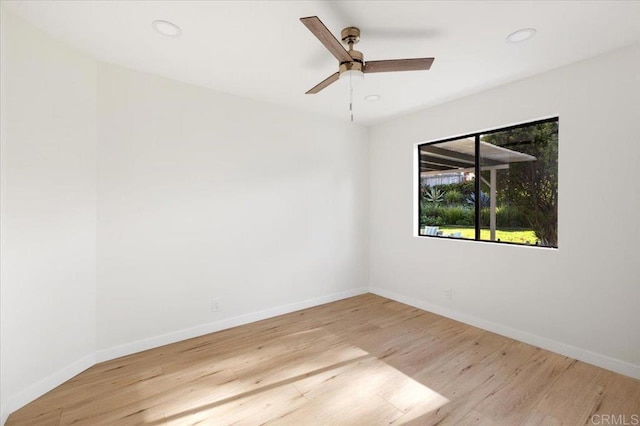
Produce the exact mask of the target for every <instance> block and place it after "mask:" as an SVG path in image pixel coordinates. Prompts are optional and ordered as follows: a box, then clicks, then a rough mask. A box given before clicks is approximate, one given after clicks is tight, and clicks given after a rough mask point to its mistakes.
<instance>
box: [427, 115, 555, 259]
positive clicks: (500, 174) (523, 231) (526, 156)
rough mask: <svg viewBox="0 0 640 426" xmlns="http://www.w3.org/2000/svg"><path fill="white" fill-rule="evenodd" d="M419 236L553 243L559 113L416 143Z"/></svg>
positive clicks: (540, 243)
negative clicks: (450, 137) (530, 120)
mask: <svg viewBox="0 0 640 426" xmlns="http://www.w3.org/2000/svg"><path fill="white" fill-rule="evenodd" d="M418 152H419V161H420V177H419V191H420V193H419V200H420V202H419V220H420V223H419V235H425V236H436V237H446V238H461V239H468V240H479V241H495V242H502V243H512V244H527V245H538V246H545V247H558V119H557V118H553V119H548V120H542V121H536V122H534V123H528V124H523V125H518V126H512V127H508V128H504V129H498V130H492V131H489V132H484V133H476V134H471V135H467V136H464V137H459V138H455V139H446V140H443V141H437V142H430V143H426V144H423V145H420V146H419V147H418Z"/></svg>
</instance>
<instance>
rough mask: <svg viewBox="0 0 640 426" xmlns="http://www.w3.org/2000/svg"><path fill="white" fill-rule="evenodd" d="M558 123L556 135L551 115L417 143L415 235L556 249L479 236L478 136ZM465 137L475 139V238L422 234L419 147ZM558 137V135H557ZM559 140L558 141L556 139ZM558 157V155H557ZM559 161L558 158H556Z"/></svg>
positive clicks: (555, 117)
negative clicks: (485, 238)
mask: <svg viewBox="0 0 640 426" xmlns="http://www.w3.org/2000/svg"><path fill="white" fill-rule="evenodd" d="M553 122H555V123H558V135H559V134H560V116H553V117H550V118H544V119H539V120H534V121H528V122H525V123H519V124H514V125H510V126H506V127H500V128H494V129H491V130H484V131H478V132H473V133H468V134H463V135H459V136H453V137H448V138H444V139H437V140H433V141H429V142H423V143H420V144H417V146H416V152H417V155H416V156H415V157H416V163H417V164H416V170H417V171H418V173H417V185H416V186H417V197H418V198H417V199H418V202H417V203H416V204H417V209H418V212H417V213H418V214H417V215H416V220H417V224H416V225H417V233H416V236H418V237H423V238H442V239H446V240H459V241H472V242H481V243H494V244H506V245H512V246H518V247H537V248H548V249H558V245H555V246H542V245H538V244H520V243H513V242H510V241H492V240H482V239H481V238H480V236H481V233H480V230H481V229H482V227H481V223H480V220H479V219H478V218H479V217H480V210H481V207H480V192H481V191H480V186H481V179H479V176H480V162H481V157H480V137H481V136H483V135H490V134H492V133H499V132H505V131H510V130H514V129H519V128H523V127H529V126H535V125H538V124H545V123H553ZM467 138H474V140H475V164H474V166H475V176H476V178H475V179H474V184H475V185H474V193H475V200H476V201H475V205H474V207H475V217H474V227H475V238H474V239H470V238H451V237H448V236H441V235H422V234H420V197H421V184H422V180H421V177H420V173H421V166H420V149H421V148H422V147H423V146H427V145H436V144H441V143H444V142H452V141H456V140H460V139H467ZM558 139H559V136H558ZM558 142H559V141H558ZM558 158H559V155H558ZM558 161H559V160H558Z"/></svg>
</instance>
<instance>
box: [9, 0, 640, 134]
mask: <svg viewBox="0 0 640 426" xmlns="http://www.w3.org/2000/svg"><path fill="white" fill-rule="evenodd" d="M2 4H3V6H4V7H6V8H7V9H9V10H10V11H11V12H13V13H15V14H18V15H20V16H22V17H23V18H25V19H26V20H28V21H30V22H32V23H33V24H35V25H36V26H38V27H41V28H43V29H44V30H46V31H47V32H49V33H52V34H54V35H56V36H59V37H61V38H63V39H65V40H67V41H68V42H69V43H71V44H72V45H74V46H76V47H78V48H80V49H83V50H85V51H87V52H90V53H91V54H92V55H93V56H95V57H96V58H98V59H99V60H102V61H106V62H112V63H116V64H120V65H124V66H127V67H131V68H134V69H137V70H141V71H147V72H151V73H155V74H160V75H163V76H166V77H170V78H174V79H176V80H181V81H185V82H190V83H195V84H199V85H202V86H207V87H211V88H213V89H216V90H219V91H222V92H226V93H232V94H236V95H239V96H243V97H247V98H253V99H257V100H262V101H267V102H271V103H276V104H281V105H287V106H290V107H294V108H298V109H302V110H307V111H313V112H318V113H322V114H327V115H332V116H335V117H340V118H343V119H344V120H348V118H349V114H348V92H349V91H348V88H347V87H344V86H342V85H341V84H339V82H338V83H335V84H334V85H332V86H330V87H329V88H327V89H325V90H324V91H322V92H320V93H319V94H316V95H305V94H304V93H305V92H306V91H307V90H308V89H309V88H311V87H312V86H314V85H315V84H317V83H319V82H320V81H322V80H323V79H324V78H325V77H327V76H329V75H330V74H332V73H333V72H335V71H337V61H336V60H335V59H334V58H333V56H332V55H331V54H330V53H329V52H328V51H326V50H325V49H324V47H323V46H322V45H321V44H320V42H319V41H318V40H317V39H316V38H315V37H314V36H313V35H312V34H311V33H310V32H309V30H307V28H306V27H305V26H304V25H303V24H302V23H301V22H300V21H299V18H300V17H304V16H313V15H317V16H318V17H320V19H322V21H323V22H324V23H325V25H326V26H327V27H328V28H329V29H330V30H331V31H332V33H333V34H334V35H337V36H339V33H340V30H341V29H342V28H343V27H346V26H350V25H355V26H358V27H360V29H361V31H362V35H361V42H360V43H359V44H358V45H357V49H358V50H361V51H362V52H363V53H364V55H365V60H367V59H370V60H376V59H395V58H411V57H426V56H434V57H435V58H436V60H435V62H434V64H433V67H432V69H431V70H430V71H427V72H425V71H417V72H399V73H384V74H382V73H381V74H368V75H367V76H366V79H365V82H364V83H363V84H362V85H361V86H359V87H357V88H356V89H355V93H354V110H355V120H356V121H357V122H359V123H362V124H372V123H375V122H378V121H380V120H384V119H388V118H390V117H393V116H396V115H400V114H403V113H406V112H409V111H413V110H417V109H420V108H424V107H428V106H432V105H435V104H438V103H442V102H445V101H448V100H452V99H455V98H458V97H461V96H464V95H468V94H470V93H474V92H478V91H481V90H484V89H487V88H490V87H494V86H498V85H501V84H504V83H506V82H509V81H513V80H517V79H521V78H524V77H527V76H530V75H533V74H537V73H540V72H544V71H547V70H550V69H553V68H556V67H559V66H562V65H566V64H569V63H572V62H576V61H579V60H582V59H585V58H589V57H592V56H595V55H598V54H601V53H603V52H606V51H609V50H613V49H616V48H619V47H622V46H626V45H630V44H634V43H638V42H640V24H639V23H640V1H613V0H607V1H528V2H527V1H462V2H456V1H438V2H428V1H423V2H420V1H104V0H99V1H89V0H84V1H24V0H21V1H14V0H9V1H7V0H3V1H2ZM156 19H163V20H168V21H171V22H173V23H175V24H177V25H179V26H180V27H181V28H182V31H183V34H182V36H181V37H179V38H175V39H174V38H169V37H164V36H161V35H159V34H157V33H156V32H154V31H153V30H152V28H151V22H152V21H153V20H156ZM525 27H534V28H536V29H537V30H538V33H537V35H536V36H535V37H534V38H532V39H530V40H528V41H526V42H524V43H521V44H507V43H506V42H505V37H506V36H507V35H508V34H509V33H511V32H513V31H515V30H517V29H520V28H525ZM368 94H378V95H380V96H381V97H382V98H381V100H379V101H377V102H366V101H364V100H363V98H364V96H365V95H368Z"/></svg>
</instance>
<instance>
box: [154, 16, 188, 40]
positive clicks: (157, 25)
mask: <svg viewBox="0 0 640 426" xmlns="http://www.w3.org/2000/svg"><path fill="white" fill-rule="evenodd" d="M151 26H152V27H153V29H154V30H156V32H157V33H159V34H162V35H163V36H167V37H180V35H181V34H182V30H181V29H180V27H179V26H177V25H176V24H174V23H172V22H169V21H163V20H161V19H158V20H155V21H153V22H152V23H151Z"/></svg>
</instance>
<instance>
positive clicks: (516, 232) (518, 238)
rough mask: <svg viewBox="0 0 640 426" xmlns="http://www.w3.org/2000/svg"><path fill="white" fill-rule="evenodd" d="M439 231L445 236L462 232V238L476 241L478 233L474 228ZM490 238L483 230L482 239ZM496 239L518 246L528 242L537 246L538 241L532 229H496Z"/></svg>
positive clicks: (441, 229) (445, 228) (485, 230)
mask: <svg viewBox="0 0 640 426" xmlns="http://www.w3.org/2000/svg"><path fill="white" fill-rule="evenodd" d="M439 230H440V231H442V232H443V233H445V234H451V233H453V232H460V233H462V238H469V239H474V238H475V233H476V231H475V229H474V228H467V227H456V228H449V227H444V226H441V227H440V229H439ZM489 238H490V233H489V230H488V229H481V230H480V239H481V240H485V241H489ZM496 239H497V240H500V241H503V242H508V243H518V244H527V242H528V243H529V244H535V243H536V241H537V238H536V234H535V232H533V231H532V230H530V229H505V230H500V229H496Z"/></svg>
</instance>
